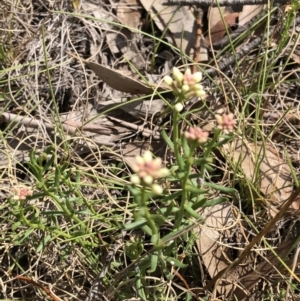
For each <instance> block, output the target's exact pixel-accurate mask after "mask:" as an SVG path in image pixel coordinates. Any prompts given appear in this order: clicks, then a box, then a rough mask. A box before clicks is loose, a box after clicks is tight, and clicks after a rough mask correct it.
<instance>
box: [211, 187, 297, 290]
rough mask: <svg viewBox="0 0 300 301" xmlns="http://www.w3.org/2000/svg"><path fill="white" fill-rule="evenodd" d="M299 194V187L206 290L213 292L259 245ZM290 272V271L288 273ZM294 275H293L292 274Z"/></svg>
mask: <svg viewBox="0 0 300 301" xmlns="http://www.w3.org/2000/svg"><path fill="white" fill-rule="evenodd" d="M299 194H300V186H299V187H298V188H297V189H296V190H295V191H294V192H293V193H292V195H291V196H290V197H289V198H288V199H287V201H286V202H285V204H284V205H283V206H282V207H281V209H280V210H279V212H278V213H277V214H276V215H275V217H274V218H273V219H272V220H271V221H270V222H269V223H268V224H267V225H266V226H265V227H264V229H262V230H261V231H260V232H259V233H258V234H257V235H256V236H255V237H254V238H253V239H252V241H251V242H250V243H249V244H248V245H247V246H246V247H245V249H244V251H243V252H242V253H241V254H240V256H239V257H238V258H237V259H236V260H234V261H233V262H232V264H231V265H229V266H228V267H227V268H225V269H224V270H222V271H220V272H219V273H218V274H217V275H216V276H215V277H214V278H213V279H212V280H211V281H210V282H209V283H208V285H207V286H206V287H205V288H206V289H208V288H210V287H211V286H212V285H214V292H215V290H216V288H217V283H218V281H219V280H220V279H221V278H223V277H224V276H226V274H227V273H228V272H229V271H230V270H232V269H233V268H235V267H237V266H238V265H239V264H240V263H241V262H242V261H243V259H244V258H245V257H246V256H247V255H248V253H249V252H250V251H251V249H252V248H253V247H254V245H255V244H257V243H259V242H260V241H261V239H262V237H263V236H264V235H266V234H267V233H268V232H269V231H271V230H272V229H273V228H274V226H275V225H276V223H277V222H278V221H279V220H280V219H281V218H282V216H283V215H284V213H285V212H286V211H287V210H288V208H289V207H290V205H291V204H292V203H293V202H294V201H295V199H296V198H297V196H298V195H299ZM290 272H291V271H290ZM293 274H294V273H293ZM294 278H295V279H296V280H297V281H298V282H299V283H300V279H299V278H298V277H297V276H296V275H294ZM214 292H213V293H214Z"/></svg>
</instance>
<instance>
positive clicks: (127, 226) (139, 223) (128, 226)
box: [124, 219, 147, 230]
mask: <svg viewBox="0 0 300 301" xmlns="http://www.w3.org/2000/svg"><path fill="white" fill-rule="evenodd" d="M146 223H147V221H146V220H145V219H141V220H138V221H135V222H132V223H130V224H125V225H124V229H125V230H133V229H137V228H142V227H143V226H144V225H146Z"/></svg>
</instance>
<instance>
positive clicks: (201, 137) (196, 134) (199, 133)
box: [184, 127, 208, 144]
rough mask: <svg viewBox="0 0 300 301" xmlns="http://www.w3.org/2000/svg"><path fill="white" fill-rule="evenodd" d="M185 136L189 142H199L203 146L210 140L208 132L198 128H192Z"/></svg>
mask: <svg viewBox="0 0 300 301" xmlns="http://www.w3.org/2000/svg"><path fill="white" fill-rule="evenodd" d="M184 136H185V138H186V139H187V140H189V141H192V142H193V141H197V142H198V143H199V144H203V143H205V142H206V141H207V139H208V132H206V131H203V130H201V129H200V128H197V127H190V128H189V129H188V130H187V131H186V132H185V133H184Z"/></svg>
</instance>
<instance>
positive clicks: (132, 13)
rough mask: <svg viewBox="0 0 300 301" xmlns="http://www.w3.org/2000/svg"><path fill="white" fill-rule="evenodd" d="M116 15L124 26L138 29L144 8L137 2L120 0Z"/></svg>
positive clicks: (135, 0) (134, 0)
mask: <svg viewBox="0 0 300 301" xmlns="http://www.w3.org/2000/svg"><path fill="white" fill-rule="evenodd" d="M116 13H117V17H118V19H119V21H120V22H121V23H122V24H124V25H126V26H128V27H132V28H138V26H139V24H140V22H141V15H142V7H141V4H140V3H139V1H137V0H120V2H119V3H118V4H117V11H116Z"/></svg>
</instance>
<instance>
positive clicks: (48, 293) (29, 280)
mask: <svg viewBox="0 0 300 301" xmlns="http://www.w3.org/2000/svg"><path fill="white" fill-rule="evenodd" d="M15 279H17V280H21V281H25V282H27V283H30V284H32V285H34V286H36V287H38V288H40V289H41V290H43V291H44V292H45V293H46V294H47V295H48V296H49V297H50V298H51V299H52V300H54V301H62V300H61V299H60V298H58V297H57V296H56V295H54V294H53V293H52V292H51V291H50V290H49V289H48V288H47V287H45V286H43V285H41V284H39V283H37V282H35V281H34V280H32V279H31V278H29V277H26V276H17V277H16V278H15Z"/></svg>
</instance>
